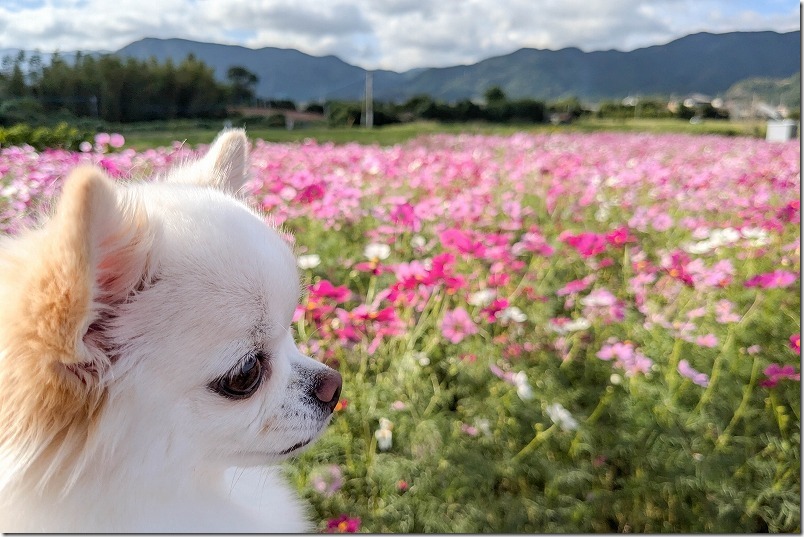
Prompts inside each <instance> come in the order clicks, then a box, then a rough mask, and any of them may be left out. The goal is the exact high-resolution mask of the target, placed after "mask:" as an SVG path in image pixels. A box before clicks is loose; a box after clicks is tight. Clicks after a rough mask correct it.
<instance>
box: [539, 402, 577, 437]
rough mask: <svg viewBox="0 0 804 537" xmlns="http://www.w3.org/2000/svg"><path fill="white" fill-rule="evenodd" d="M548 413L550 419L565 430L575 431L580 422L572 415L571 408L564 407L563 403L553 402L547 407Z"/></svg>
mask: <svg viewBox="0 0 804 537" xmlns="http://www.w3.org/2000/svg"><path fill="white" fill-rule="evenodd" d="M546 413H547V415H548V416H549V417H550V419H551V420H552V421H553V423H555V424H556V425H558V426H559V427H561V429H562V430H564V431H574V430H575V429H577V428H578V422H577V421H576V420H575V418H573V417H572V414H570V412H569V410H567V409H566V408H564V407H563V406H562V405H561V403H553V404H552V405H550V406H548V407H547V410H546Z"/></svg>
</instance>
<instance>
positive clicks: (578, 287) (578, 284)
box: [556, 274, 597, 296]
mask: <svg viewBox="0 0 804 537" xmlns="http://www.w3.org/2000/svg"><path fill="white" fill-rule="evenodd" d="M596 278H597V276H596V275H594V274H590V275H588V276H586V277H584V278H581V279H580V280H572V281H571V282H567V284H566V285H564V287H562V288H561V289H559V290H558V291H556V294H557V295H558V296H565V295H571V294H575V293H580V292H581V291H583V290H584V289H586V288H587V287H589V284H591V283H592V282H593V281H595V279H596Z"/></svg>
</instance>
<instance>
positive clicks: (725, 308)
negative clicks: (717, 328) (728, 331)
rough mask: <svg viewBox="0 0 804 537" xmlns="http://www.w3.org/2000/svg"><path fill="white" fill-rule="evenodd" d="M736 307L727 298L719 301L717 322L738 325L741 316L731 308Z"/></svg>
mask: <svg viewBox="0 0 804 537" xmlns="http://www.w3.org/2000/svg"><path fill="white" fill-rule="evenodd" d="M733 306H734V304H732V302H731V301H730V300H726V299H725V298H724V299H722V300H718V301H717V303H716V304H715V315H716V320H717V322H719V323H721V324H726V323H736V322H737V321H739V320H740V316H739V315H738V314H736V313H734V312H733V311H732V310H731V308H732V307H733Z"/></svg>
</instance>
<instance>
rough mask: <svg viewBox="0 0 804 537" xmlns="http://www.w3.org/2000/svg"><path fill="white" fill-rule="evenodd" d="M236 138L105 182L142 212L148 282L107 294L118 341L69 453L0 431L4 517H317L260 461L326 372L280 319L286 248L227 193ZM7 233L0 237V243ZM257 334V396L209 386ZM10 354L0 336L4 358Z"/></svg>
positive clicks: (119, 520)
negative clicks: (142, 173) (138, 175)
mask: <svg viewBox="0 0 804 537" xmlns="http://www.w3.org/2000/svg"><path fill="white" fill-rule="evenodd" d="M246 150H247V143H246V138H245V135H244V133H243V132H242V131H228V132H224V133H223V134H222V135H221V136H220V137H219V138H218V139H217V140H216V142H215V143H214V144H213V145H212V147H211V149H210V152H209V154H208V155H207V156H206V157H204V158H203V159H201V160H200V161H198V162H197V163H195V164H190V165H186V166H184V167H183V168H181V169H178V170H176V171H175V172H174V173H173V174H172V175H169V176H168V177H167V178H166V180H164V181H160V182H153V183H140V184H130V185H126V186H124V185H121V184H116V185H115V189H116V191H117V195H118V197H119V200H120V207H126V206H129V205H130V206H136V207H141V208H143V209H144V211H145V212H146V213H147V232H148V233H149V234H150V237H149V240H148V248H149V249H148V252H147V257H148V261H147V264H146V266H145V267H144V269H143V270H144V274H143V281H145V282H147V284H146V285H143V286H142V288H141V289H138V290H137V291H135V292H132V293H131V295H130V296H129V298H128V299H127V300H125V301H123V302H122V303H117V304H114V305H113V306H111V307H113V308H114V314H115V315H114V317H113V320H112V321H111V322H110V323H109V325H108V326H107V327H105V328H104V330H105V333H104V334H103V336H104V337H105V338H107V339H108V340H110V341H112V342H113V343H114V348H115V349H117V350H118V354H119V357H117V358H116V359H114V360H109V362H110V365H108V367H106V366H104V368H103V369H102V370H101V371H100V373H99V378H98V379H97V382H99V383H101V384H102V385H103V386H104V388H105V390H106V392H105V394H106V399H105V401H104V403H103V405H102V408H101V410H100V412H99V414H98V417H97V420H96V421H95V422H94V423H93V425H92V426H91V427H90V429H89V433H88V434H87V436H86V438H82V439H81V440H80V442H79V441H76V442H78V444H77V445H79V448H78V449H77V451H76V453H72V452H71V451H70V449H71V448H70V449H68V447H63V449H62V446H59V445H58V442H56V443H55V445H56V448H54V449H55V452H54V453H53V454H51V455H48V456H42V457H39V458H36V457H34V456H28V455H25V456H22V455H20V453H22V452H23V451H24V450H23V449H22V447H20V450H19V451H15V450H16V449H17V448H16V447H15V444H14V443H12V444H10V445H4V446H0V474H3V475H4V477H5V479H4V480H3V482H4V483H5V486H0V530H2V531H4V532H7V531H14V532H20V531H46V532H118V531H124V532H151V531H157V532H187V531H189V532H219V531H222V532H227V533H236V532H274V531H278V532H302V531H311V530H313V529H314V525H313V524H311V523H310V522H308V518H307V515H306V513H305V508H304V507H303V505H302V504H301V503H300V502H299V500H298V499H297V498H296V496H295V494H294V493H293V491H291V489H290V488H289V487H288V486H287V485H286V484H285V483H283V481H282V479H281V478H280V476H279V475H278V471H277V470H276V469H270V468H267V467H266V466H267V465H271V464H275V463H278V462H280V461H282V460H284V459H286V458H287V457H288V456H292V455H295V454H297V453H298V452H299V451H301V450H302V449H303V447H301V448H299V449H297V450H294V451H292V452H290V453H284V451H286V450H288V449H289V448H290V447H292V446H294V445H295V444H297V443H301V442H307V441H311V440H313V439H315V438H316V437H318V436H319V435H320V434H321V432H322V431H323V430H324V428H325V427H326V425H327V423H328V421H329V418H330V415H331V414H330V412H329V411H326V410H324V409H322V408H320V407H319V406H316V405H315V404H312V403H311V402H310V393H311V389H312V390H314V388H313V387H312V386H313V384H314V383H315V379H316V378H318V377H320V375H331V374H333V373H332V372H331V370H329V368H327V367H326V366H324V365H322V364H320V363H319V362H317V361H315V360H313V359H311V358H309V357H306V356H303V355H302V354H301V353H300V352H299V351H298V349H297V348H296V345H295V343H294V341H293V339H292V337H291V335H290V331H289V325H290V322H291V317H292V315H293V312H294V308H295V306H296V303H297V301H298V299H299V295H300V284H299V278H298V273H297V269H296V263H295V259H294V255H293V253H292V251H291V249H290V248H289V246H288V245H287V244H286V243H285V241H284V240H283V239H282V238H281V237H280V235H279V234H278V233H277V232H276V231H275V230H273V229H271V228H269V227H268V226H267V225H266V224H265V222H264V219H263V217H262V216H260V215H258V214H256V213H254V212H253V211H251V210H250V209H249V208H248V207H247V206H246V205H245V204H243V203H242V202H240V201H238V200H237V199H235V198H234V197H232V196H231V195H230V194H228V193H227V191H235V190H237V189H238V188H239V187H240V186H241V185H242V184H243V182H244V181H245V170H246V169H247V161H246V160H245V159H246V158H247V153H246ZM17 247H18V246H16V243H15V242H14V241H6V242H4V243H3V244H2V248H0V256H2V255H11V254H13V252H14V249H15V248H17ZM22 247H23V246H19V248H22ZM6 283H8V282H6ZM12 283H13V282H12ZM0 285H2V284H0ZM90 343H91V342H90ZM90 343H87V344H90ZM3 344H4V342H3V341H0V345H3ZM255 349H258V350H260V351H262V352H263V353H264V354H265V355H266V356H269V362H270V376H269V377H267V378H266V379H265V380H264V381H263V383H262V385H261V386H260V388H259V390H258V391H257V393H256V394H255V395H254V396H252V397H250V398H248V399H245V400H238V401H233V400H229V399H226V398H224V397H222V396H220V395H219V394H216V393H214V392H213V391H211V390H210V389H209V388H208V384H209V383H210V382H211V381H212V380H214V379H215V378H217V377H220V376H222V375H224V374H225V373H226V372H227V371H229V370H230V369H231V368H232V367H233V366H235V364H237V363H238V362H240V361H241V360H242V359H243V357H244V356H246V355H248V354H249V353H250V352H253V351H254V350H255ZM11 361H12V360H11V357H9V355H8V353H5V352H3V351H2V349H0V368H3V367H5V368H9V367H14V364H12V363H11ZM314 402H315V401H313V403H314ZM2 426H3V425H0V427H2ZM21 443H22V440H19V441H18V444H16V445H21ZM233 467H241V469H233ZM243 468H245V469H243Z"/></svg>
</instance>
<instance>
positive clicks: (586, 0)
mask: <svg viewBox="0 0 804 537" xmlns="http://www.w3.org/2000/svg"><path fill="white" fill-rule="evenodd" d="M799 9H800V5H799V4H798V3H794V2H792V1H791V0H437V1H435V0H434V1H427V0H331V1H328V0H2V1H0V49H8V48H21V49H26V50H34V49H38V50H40V51H42V52H52V51H54V50H60V51H62V52H67V51H72V50H85V51H87V50H105V51H114V50H117V49H119V48H121V47H123V46H125V45H127V44H128V43H131V42H133V41H136V40H137V39H141V38H143V37H161V38H169V37H181V38H185V39H194V40H198V41H207V42H217V43H227V44H238V45H243V46H247V47H251V48H259V47H264V46H273V47H282V48H296V49H299V50H301V51H303V52H306V53H308V54H314V55H326V54H334V55H336V56H339V57H340V58H342V59H343V60H345V61H347V62H349V63H352V64H356V65H360V66H362V67H366V68H386V69H394V70H397V71H402V70H405V69H410V68H414V67H433V66H444V65H455V64H460V63H473V62H476V61H479V60H481V59H484V58H488V57H490V56H496V55H501V54H507V53H509V52H512V51H514V50H517V49H519V48H522V47H534V48H550V49H558V48H563V47H569V46H574V47H578V48H581V49H582V50H586V51H589V50H607V49H612V48H613V49H618V50H633V49H634V48H640V47H645V46H650V45H656V44H663V43H667V42H669V41H672V40H673V39H676V38H679V37H682V36H684V35H687V34H690V33H695V32H701V31H708V32H712V33H722V32H729V31H753V30H774V31H778V32H786V31H791V30H798V29H800V15H799Z"/></svg>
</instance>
